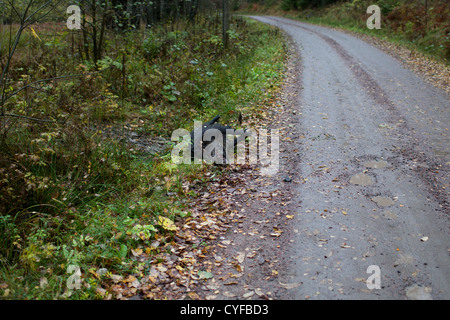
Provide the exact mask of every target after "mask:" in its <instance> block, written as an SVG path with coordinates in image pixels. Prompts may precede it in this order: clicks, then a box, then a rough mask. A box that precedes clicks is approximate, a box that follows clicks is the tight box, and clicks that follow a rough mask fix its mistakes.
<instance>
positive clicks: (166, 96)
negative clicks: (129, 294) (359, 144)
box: [0, 19, 285, 299]
mask: <svg viewBox="0 0 450 320" xmlns="http://www.w3.org/2000/svg"><path fill="white" fill-rule="evenodd" d="M36 31H37V32H38V34H39V37H40V39H36V38H30V39H29V40H30V41H29V43H27V44H23V45H22V46H21V47H20V48H19V49H18V52H17V56H18V57H19V58H21V59H17V60H15V62H14V65H13V66H12V77H13V81H12V82H11V86H12V87H13V88H14V89H15V88H18V87H19V86H20V85H22V83H21V81H23V79H28V80H29V81H35V80H37V79H39V78H40V77H42V78H44V77H46V76H48V73H49V72H50V73H51V72H56V73H58V74H61V73H64V74H66V73H75V72H76V73H80V72H87V71H92V70H93V68H94V66H93V65H92V64H90V63H89V62H86V61H81V62H80V61H78V62H77V63H75V64H70V63H68V62H73V61H77V53H76V51H73V52H72V51H71V50H67V47H70V45H68V44H70V41H71V37H70V35H69V34H67V33H66V32H61V33H59V34H58V35H57V36H56V37H55V36H54V35H53V34H52V35H51V36H50V35H49V36H47V35H46V33H45V30H41V31H40V30H36ZM163 31H164V30H158V29H156V28H155V29H154V30H153V31H151V33H150V31H139V32H136V33H129V34H127V35H126V37H119V36H118V35H111V36H110V37H109V38H108V46H109V50H108V54H109V56H108V57H105V58H104V59H103V60H102V61H100V63H99V64H100V67H104V68H105V69H104V71H102V72H99V73H96V74H93V75H91V76H89V77H82V78H71V79H69V80H67V81H58V82H54V83H52V84H51V85H50V86H47V87H45V88H42V90H36V91H33V90H30V91H27V92H22V93H21V94H19V95H17V96H15V97H13V98H12V99H10V100H9V101H8V103H7V105H6V108H7V112H9V113H15V114H18V115H24V116H29V117H36V118H46V119H48V118H53V119H58V120H60V121H59V122H56V123H36V122H33V121H31V122H30V121H26V120H23V119H20V118H17V119H14V120H15V121H13V122H10V123H9V126H8V127H3V129H8V131H7V132H6V131H5V132H4V133H5V135H4V137H5V140H4V141H3V143H2V145H1V149H0V161H1V163H0V164H1V166H0V183H1V184H0V200H1V201H0V203H1V208H0V297H2V298H3V299H55V298H59V299H64V298H68V299H94V298H99V296H98V294H97V293H96V290H95V289H96V287H97V286H98V285H99V284H101V283H102V281H105V280H106V279H107V277H108V274H107V275H98V274H96V271H98V270H99V269H101V268H106V269H108V271H109V272H114V273H115V274H122V275H124V276H125V275H126V274H129V273H133V272H136V270H138V269H139V270H141V271H142V268H144V270H145V268H147V267H148V266H142V265H139V263H138V262H137V261H135V260H133V259H131V257H132V254H131V249H134V248H137V247H142V248H148V247H151V242H152V241H154V240H156V239H157V240H158V241H161V242H163V243H165V244H167V246H165V247H164V248H165V249H164V250H170V241H171V239H172V237H173V234H174V232H173V231H171V230H170V227H164V226H163V225H161V222H160V220H159V219H160V217H164V218H168V219H170V221H177V220H178V219H180V218H183V217H187V216H189V215H190V212H189V210H190V209H189V208H190V202H191V201H192V200H193V199H195V197H197V196H198V195H199V194H198V193H199V190H201V188H200V189H192V190H187V189H186V188H184V187H183V186H184V184H185V183H187V182H189V183H191V184H194V185H195V184H196V185H199V186H200V187H201V186H203V185H205V184H206V183H207V182H208V181H209V178H208V177H207V176H206V175H205V173H206V172H210V171H214V172H215V173H216V174H221V172H222V170H224V169H219V168H217V167H215V166H207V165H184V164H183V165H174V164H173V163H172V162H171V160H170V153H168V152H169V150H166V151H165V152H163V153H162V154H159V155H153V156H150V155H149V154H147V153H145V152H143V151H140V150H139V149H138V148H136V146H133V145H129V144H127V143H126V142H125V141H124V140H123V139H122V135H121V132H122V133H123V132H125V131H124V129H121V128H122V127H123V126H126V127H127V128H131V129H132V130H133V131H136V132H138V133H141V134H145V135H146V136H163V137H165V138H167V139H170V135H171V132H172V130H174V129H176V128H180V127H181V128H186V129H188V130H190V129H191V128H192V126H193V121H194V120H204V121H205V120H209V118H211V117H212V116H213V115H216V114H221V115H222V119H223V121H224V122H225V123H229V124H231V125H234V124H235V123H236V122H235V120H236V118H237V112H238V111H243V112H244V117H245V116H246V112H249V111H248V110H250V108H249V107H250V106H252V107H253V109H252V110H254V107H255V106H257V105H258V104H260V103H262V102H263V101H264V100H265V99H267V98H270V97H271V95H272V92H273V89H274V88H276V87H277V86H278V85H279V83H280V81H281V79H282V75H283V71H284V58H285V45H284V42H283V38H282V37H281V36H280V34H279V33H278V31H277V30H276V29H275V28H273V27H269V26H266V25H263V24H260V23H257V22H255V21H253V20H246V19H237V20H234V21H233V24H232V28H231V31H230V38H231V46H230V48H229V49H227V50H224V49H223V48H222V43H221V38H220V37H218V36H216V35H215V34H214V32H212V31H207V30H203V31H202V32H200V31H199V30H197V31H196V32H195V33H194V32H193V30H190V29H188V28H187V31H186V30H179V31H172V32H171V34H169V35H168V36H167V35H166V34H165V33H164V32H163ZM166 37H168V38H166ZM142 39H144V40H142ZM75 40H76V39H75ZM146 40H148V41H146ZM124 43H126V44H127V45H124ZM122 47H126V48H127V50H125V51H124V50H121V48H122ZM33 56H40V57H41V59H40V61H38V62H36V61H35V60H34V59H32V57H33ZM124 65H125V67H124ZM108 129H116V130H117V131H116V134H115V135H113V136H112V137H111V136H106V135H105V134H103V133H104V131H106V130H108ZM71 265H76V266H79V267H80V269H81V272H82V274H83V278H82V279H83V282H82V288H81V289H80V290H76V291H73V292H72V294H71V295H70V296H69V295H68V294H67V281H68V280H70V277H71V276H72V275H73V274H72V273H71V272H68V267H69V266H71ZM141 271H139V272H141Z"/></svg>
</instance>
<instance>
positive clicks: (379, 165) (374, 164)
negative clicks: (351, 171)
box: [364, 160, 389, 169]
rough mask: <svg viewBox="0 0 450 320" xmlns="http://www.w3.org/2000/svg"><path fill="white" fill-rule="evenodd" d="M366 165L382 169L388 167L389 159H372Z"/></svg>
mask: <svg viewBox="0 0 450 320" xmlns="http://www.w3.org/2000/svg"><path fill="white" fill-rule="evenodd" d="M364 165H365V166H366V168H373V169H381V168H386V167H387V166H388V165H389V163H387V161H384V160H380V161H370V162H367V163H365V164H364Z"/></svg>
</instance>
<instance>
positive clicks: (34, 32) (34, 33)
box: [30, 27, 41, 41]
mask: <svg viewBox="0 0 450 320" xmlns="http://www.w3.org/2000/svg"><path fill="white" fill-rule="evenodd" d="M30 29H31V33H32V34H33V37H35V38H36V39H39V41H40V40H41V38H39V36H38V35H37V33H36V31H34V29H33V28H32V27H30Z"/></svg>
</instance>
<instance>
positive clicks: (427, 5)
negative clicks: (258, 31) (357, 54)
mask: <svg viewBox="0 0 450 320" xmlns="http://www.w3.org/2000/svg"><path fill="white" fill-rule="evenodd" d="M370 5H377V6H379V8H380V10H381V29H372V30H370V29H368V28H367V25H366V22H367V19H368V17H369V16H370V14H368V13H367V12H366V11H367V8H368V7H369V6H370ZM236 9H237V8H236ZM238 10H239V12H242V13H252V14H273V15H282V16H286V17H290V18H294V19H300V20H302V21H306V22H311V23H318V24H324V25H328V26H333V27H339V28H344V29H348V30H351V31H355V32H358V33H364V34H369V35H372V36H375V37H378V38H382V39H386V40H388V41H391V42H393V43H397V44H400V45H402V46H405V47H408V48H410V49H413V50H417V51H419V52H421V53H423V54H425V55H427V56H429V57H432V58H433V59H436V60H437V61H439V62H443V63H445V64H447V65H449V64H450V2H449V1H446V0H412V1H404V0H246V1H242V2H240V4H239V8H238Z"/></svg>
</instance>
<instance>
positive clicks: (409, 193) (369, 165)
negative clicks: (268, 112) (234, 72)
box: [205, 17, 450, 299]
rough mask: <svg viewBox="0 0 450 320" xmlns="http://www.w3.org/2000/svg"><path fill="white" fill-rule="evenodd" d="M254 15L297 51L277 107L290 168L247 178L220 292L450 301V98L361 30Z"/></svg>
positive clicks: (219, 295)
mask: <svg viewBox="0 0 450 320" xmlns="http://www.w3.org/2000/svg"><path fill="white" fill-rule="evenodd" d="M254 18H255V19H257V20H259V21H262V22H265V23H269V24H272V25H276V26H278V27H280V28H281V29H283V30H285V32H286V33H287V34H288V35H289V36H290V38H291V40H292V44H293V50H294V51H297V52H295V53H294V54H293V55H292V59H291V62H290V74H291V76H290V78H289V81H288V82H287V83H286V87H285V88H284V93H283V95H282V96H281V97H280V106H279V108H278V109H276V110H274V114H273V117H274V122H273V124H272V126H273V128H278V129H280V130H281V132H282V135H281V136H282V138H281V146H280V147H281V154H280V160H281V167H280V171H279V173H278V174H277V175H276V176H275V177H259V176H257V173H247V179H246V180H247V183H246V185H245V188H246V190H250V192H247V193H243V194H239V195H236V196H235V199H234V200H235V201H234V208H235V212H236V219H235V225H234V226H232V227H231V228H230V231H229V233H228V234H226V235H225V236H224V237H223V238H222V239H220V241H219V242H218V243H219V244H221V246H219V247H220V248H222V249H221V252H219V253H218V254H217V255H218V256H219V258H220V259H221V261H222V262H223V263H221V264H220V267H217V268H216V269H215V270H214V272H213V273H214V274H215V278H214V280H213V281H212V282H210V283H209V288H208V287H205V290H206V291H207V292H206V296H207V297H208V291H209V293H210V294H211V295H210V298H215V299H227V298H230V299H261V298H262V299H267V298H269V299H449V298H450V259H449V249H450V248H449V247H448V244H449V243H450V242H449V240H450V237H449V232H448V231H449V229H448V227H449V223H448V213H449V193H448V190H449V163H450V162H449V161H450V156H449V135H448V134H449V131H448V129H449V124H450V112H449V107H450V103H449V98H448V96H447V95H446V94H445V93H444V92H443V91H440V90H439V89H436V88H434V87H432V86H430V85H429V84H427V83H425V82H424V81H422V80H421V79H420V78H418V77H417V76H416V75H414V74H413V73H412V72H410V71H408V70H406V69H405V68H404V67H403V66H402V65H401V64H400V63H399V62H398V61H397V60H395V59H393V58H392V57H390V56H388V55H387V54H385V53H383V52H382V51H380V50H378V49H376V48H374V47H372V46H371V45H369V44H367V43H365V42H363V41H361V40H359V39H357V38H355V37H352V36H350V35H347V34H344V33H341V32H338V31H334V30H330V29H327V28H323V27H318V26H313V25H309V24H304V23H300V22H296V21H293V20H288V19H283V18H274V17H254ZM296 55H297V56H296ZM275 120H276V121H275ZM240 174H242V173H240ZM286 177H289V178H290V179H291V180H290V179H287V180H286ZM369 266H375V267H374V268H375V269H377V270H379V271H380V278H379V282H376V281H375V280H373V279H374V278H373V277H372V278H371V280H373V281H372V282H371V283H373V284H380V286H381V288H380V289H373V288H370V286H369V287H368V286H367V283H366V280H367V279H368V278H369V277H370V276H374V275H375V273H373V271H370V272H369V273H367V271H368V268H369Z"/></svg>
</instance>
